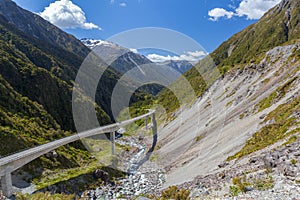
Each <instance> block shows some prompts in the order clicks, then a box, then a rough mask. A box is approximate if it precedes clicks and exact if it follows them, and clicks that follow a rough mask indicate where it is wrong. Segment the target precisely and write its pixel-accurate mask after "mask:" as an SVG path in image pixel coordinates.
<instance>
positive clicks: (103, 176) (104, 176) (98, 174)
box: [94, 169, 109, 183]
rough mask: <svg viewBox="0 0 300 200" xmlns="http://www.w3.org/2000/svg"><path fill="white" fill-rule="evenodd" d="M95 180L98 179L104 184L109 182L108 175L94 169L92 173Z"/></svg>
mask: <svg viewBox="0 0 300 200" xmlns="http://www.w3.org/2000/svg"><path fill="white" fill-rule="evenodd" d="M94 177H95V178H100V179H101V180H102V181H104V182H106V183H107V182H109V174H108V173H107V172H106V171H103V170H101V169H96V170H95V172H94Z"/></svg>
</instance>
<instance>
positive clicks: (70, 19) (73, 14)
mask: <svg viewBox="0 0 300 200" xmlns="http://www.w3.org/2000/svg"><path fill="white" fill-rule="evenodd" d="M39 14H40V16H41V17H43V18H44V19H46V20H48V21H49V22H51V23H52V24H54V25H56V26H58V27H60V28H82V29H99V30H100V29H101V28H100V27H99V26H97V25H95V24H93V23H90V22H87V20H86V17H85V13H84V12H83V11H82V9H81V8H80V7H79V6H77V5H75V4H73V2H72V1H70V0H59V1H55V2H54V3H51V4H50V5H49V6H48V7H46V8H45V9H44V11H43V12H41V13H39Z"/></svg>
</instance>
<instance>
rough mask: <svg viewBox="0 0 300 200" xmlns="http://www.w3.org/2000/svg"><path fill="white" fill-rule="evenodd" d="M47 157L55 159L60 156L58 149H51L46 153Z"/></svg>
mask: <svg viewBox="0 0 300 200" xmlns="http://www.w3.org/2000/svg"><path fill="white" fill-rule="evenodd" d="M45 156H46V157H47V158H50V159H54V158H57V157H58V153H57V152H56V151H50V152H48V153H46V154H45Z"/></svg>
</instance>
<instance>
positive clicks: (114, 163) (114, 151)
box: [110, 131, 117, 167]
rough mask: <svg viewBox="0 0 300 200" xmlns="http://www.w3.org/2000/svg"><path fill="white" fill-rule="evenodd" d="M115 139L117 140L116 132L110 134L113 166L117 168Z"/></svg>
mask: <svg viewBox="0 0 300 200" xmlns="http://www.w3.org/2000/svg"><path fill="white" fill-rule="evenodd" d="M115 139H116V132H115V131H112V132H110V142H111V155H112V166H113V167H116V165H117V164H116V158H115V155H116V150H115Z"/></svg>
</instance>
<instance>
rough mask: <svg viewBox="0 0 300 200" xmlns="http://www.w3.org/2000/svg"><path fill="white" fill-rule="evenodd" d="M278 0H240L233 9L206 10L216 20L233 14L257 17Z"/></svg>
mask: <svg viewBox="0 0 300 200" xmlns="http://www.w3.org/2000/svg"><path fill="white" fill-rule="evenodd" d="M280 1H281V0H242V1H241V2H240V4H239V6H238V7H237V8H235V9H234V11H227V10H225V9H224V8H214V9H212V10H210V11H208V15H209V16H210V18H209V19H210V20H212V21H217V20H218V19H219V18H221V17H226V18H227V19H230V18H232V17H233V16H238V17H243V16H245V17H247V19H259V18H261V17H262V16H263V15H264V14H265V13H266V12H267V11H268V10H269V9H270V8H272V7H274V6H275V5H276V4H278V3H279V2H280Z"/></svg>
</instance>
